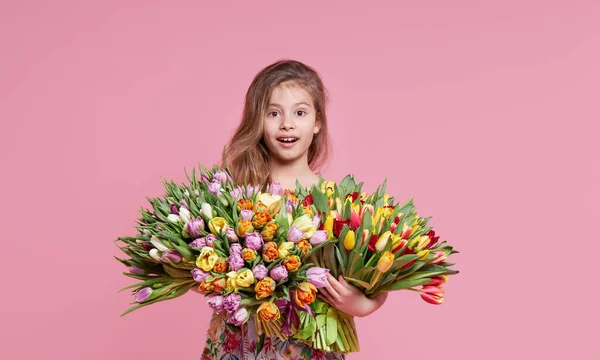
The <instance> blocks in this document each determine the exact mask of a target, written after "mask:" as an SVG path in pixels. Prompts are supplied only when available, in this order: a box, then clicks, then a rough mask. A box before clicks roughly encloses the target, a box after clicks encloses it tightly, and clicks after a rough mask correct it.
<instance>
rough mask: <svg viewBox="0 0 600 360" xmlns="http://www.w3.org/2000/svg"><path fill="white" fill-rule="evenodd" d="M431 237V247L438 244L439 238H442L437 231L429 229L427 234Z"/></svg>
mask: <svg viewBox="0 0 600 360" xmlns="http://www.w3.org/2000/svg"><path fill="white" fill-rule="evenodd" d="M425 235H427V236H428V237H429V239H431V242H430V243H429V244H428V245H429V247H430V248H431V247H432V246H433V245H435V244H437V242H438V240H439V239H440V237H439V236H435V231H433V230H429V231H428V232H427V234H425Z"/></svg>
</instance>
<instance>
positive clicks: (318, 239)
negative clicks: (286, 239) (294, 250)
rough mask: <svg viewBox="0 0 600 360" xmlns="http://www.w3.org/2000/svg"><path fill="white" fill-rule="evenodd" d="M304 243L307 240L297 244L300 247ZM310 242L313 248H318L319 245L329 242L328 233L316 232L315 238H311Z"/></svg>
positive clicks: (323, 231) (324, 231)
mask: <svg viewBox="0 0 600 360" xmlns="http://www.w3.org/2000/svg"><path fill="white" fill-rule="evenodd" d="M302 241H305V240H300V241H299V242H297V243H296V245H298V244H299V243H300V242H302ZM309 241H310V244H311V245H313V246H317V245H319V244H322V243H324V242H325V241H327V231H326V230H317V231H315V233H314V234H313V236H311V237H310V239H309Z"/></svg>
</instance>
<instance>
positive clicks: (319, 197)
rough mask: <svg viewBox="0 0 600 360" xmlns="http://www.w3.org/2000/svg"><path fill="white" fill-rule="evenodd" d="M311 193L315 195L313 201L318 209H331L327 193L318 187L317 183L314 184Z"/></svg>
mask: <svg viewBox="0 0 600 360" xmlns="http://www.w3.org/2000/svg"><path fill="white" fill-rule="evenodd" d="M310 193H311V194H312V196H313V201H314V204H315V207H316V208H317V210H318V211H322V212H325V213H327V212H328V210H329V204H328V203H327V195H325V194H324V193H323V192H322V191H321V189H319V188H317V187H316V186H315V185H313V186H312V188H311V191H310Z"/></svg>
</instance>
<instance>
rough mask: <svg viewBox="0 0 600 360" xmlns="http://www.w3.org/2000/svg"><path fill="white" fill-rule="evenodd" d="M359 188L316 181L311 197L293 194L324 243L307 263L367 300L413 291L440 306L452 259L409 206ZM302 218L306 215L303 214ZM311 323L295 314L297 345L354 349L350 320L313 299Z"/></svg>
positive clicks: (349, 181) (345, 181)
mask: <svg viewBox="0 0 600 360" xmlns="http://www.w3.org/2000/svg"><path fill="white" fill-rule="evenodd" d="M362 185H363V184H362V183H360V184H356V182H355V180H354V177H353V176H351V175H348V176H346V177H345V178H344V179H343V180H342V181H341V182H340V184H336V183H334V182H325V181H322V182H321V183H320V186H318V187H317V186H313V187H312V188H311V189H310V190H307V189H302V188H298V189H297V193H298V197H299V198H302V199H303V201H302V204H303V205H304V206H306V207H312V208H313V212H315V213H316V214H317V216H321V217H322V221H321V223H322V224H323V225H322V226H321V229H323V230H325V231H327V234H328V239H329V240H330V242H328V243H327V244H325V246H323V247H322V248H320V249H318V250H316V251H313V252H312V253H311V255H310V257H309V261H311V262H312V263H314V264H315V265H317V266H319V267H324V268H327V269H330V271H331V274H332V275H333V276H334V277H337V276H338V275H340V274H341V275H343V276H344V278H345V279H346V280H347V281H348V282H349V283H352V284H354V285H355V286H356V287H357V288H358V289H360V290H361V291H363V292H364V293H365V294H366V295H367V296H368V297H374V296H375V295H377V294H379V293H380V292H382V291H393V290H402V289H407V290H412V291H415V292H418V293H419V294H420V296H421V297H422V298H423V300H425V301H427V302H428V303H431V304H441V303H442V301H443V299H444V297H443V296H444V295H443V294H444V292H443V284H444V283H445V282H446V281H447V280H448V275H453V274H457V273H458V271H457V270H452V269H450V268H449V267H450V266H452V265H454V264H453V263H450V262H447V261H446V260H447V258H448V256H449V255H451V254H453V253H457V251H456V250H454V249H453V248H452V246H450V245H447V244H446V242H445V241H442V242H439V236H436V235H435V232H434V231H433V230H432V228H431V227H428V226H427V222H428V221H429V219H430V217H428V218H424V217H420V216H419V215H418V214H417V213H416V212H415V208H414V205H413V203H412V199H410V200H409V201H408V202H406V203H405V204H402V205H401V204H399V203H396V202H395V201H394V198H393V197H390V196H389V195H388V194H386V192H385V186H386V183H385V182H384V183H383V184H382V185H381V186H379V187H378V188H377V191H376V192H375V193H374V194H371V195H367V194H366V193H365V192H362V191H361V188H362ZM304 211H307V210H304ZM311 307H312V308H313V311H314V312H315V313H316V318H314V317H311V316H306V315H304V314H303V315H301V327H302V328H304V329H307V330H306V331H304V332H301V333H300V335H301V337H303V339H304V340H305V341H306V342H308V343H309V344H311V345H312V346H313V347H316V348H319V349H323V350H329V351H342V352H353V351H358V350H359V349H360V347H359V343H358V336H357V334H356V328H355V325H354V321H353V318H352V317H351V316H348V315H347V314H344V313H342V312H340V311H338V310H336V309H335V308H333V307H331V306H329V305H328V304H327V303H325V302H324V301H321V300H320V299H318V300H317V301H315V302H314V303H313V304H311Z"/></svg>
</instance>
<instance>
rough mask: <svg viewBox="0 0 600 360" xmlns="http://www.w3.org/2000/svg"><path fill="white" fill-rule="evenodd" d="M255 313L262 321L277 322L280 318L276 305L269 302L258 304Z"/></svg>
mask: <svg viewBox="0 0 600 360" xmlns="http://www.w3.org/2000/svg"><path fill="white" fill-rule="evenodd" d="M256 313H257V314H258V316H259V317H260V319H261V320H263V321H271V320H277V319H279V317H280V316H281V313H280V312H279V308H278V307H277V305H275V304H273V303H272V302H269V301H265V302H264V303H262V304H260V306H259V307H258V310H257V311H256Z"/></svg>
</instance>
